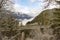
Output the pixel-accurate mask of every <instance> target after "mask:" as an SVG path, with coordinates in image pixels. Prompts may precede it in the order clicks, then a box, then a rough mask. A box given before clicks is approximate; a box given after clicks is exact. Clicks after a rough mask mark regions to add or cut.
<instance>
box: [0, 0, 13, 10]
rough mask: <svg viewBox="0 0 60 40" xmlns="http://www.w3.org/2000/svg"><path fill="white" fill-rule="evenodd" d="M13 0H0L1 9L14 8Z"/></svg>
mask: <svg viewBox="0 0 60 40" xmlns="http://www.w3.org/2000/svg"><path fill="white" fill-rule="evenodd" d="M12 4H13V0H0V9H3V8H4V9H12V6H13V5H12Z"/></svg>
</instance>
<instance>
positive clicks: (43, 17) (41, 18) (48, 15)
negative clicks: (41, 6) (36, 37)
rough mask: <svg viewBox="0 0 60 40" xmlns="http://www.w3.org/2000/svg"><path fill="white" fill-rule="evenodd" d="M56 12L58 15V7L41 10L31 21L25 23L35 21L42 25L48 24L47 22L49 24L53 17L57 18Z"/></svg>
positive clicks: (59, 12) (59, 10)
mask: <svg viewBox="0 0 60 40" xmlns="http://www.w3.org/2000/svg"><path fill="white" fill-rule="evenodd" d="M58 14H59V15H60V9H58V8H54V9H47V10H44V11H43V12H41V13H40V14H39V15H38V16H36V17H35V18H34V19H33V20H32V21H31V22H28V23H27V24H30V23H35V22H36V23H38V24H42V25H48V24H49V25H50V24H52V23H53V22H52V20H53V18H57V17H56V16H59V15H58ZM59 19H60V18H59ZM53 21H54V20H53ZM59 21H60V20H59Z"/></svg>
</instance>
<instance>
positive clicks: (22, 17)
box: [13, 13, 32, 20]
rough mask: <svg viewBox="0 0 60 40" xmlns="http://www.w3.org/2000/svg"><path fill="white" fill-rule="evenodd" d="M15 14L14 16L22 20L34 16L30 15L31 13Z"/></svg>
mask: <svg viewBox="0 0 60 40" xmlns="http://www.w3.org/2000/svg"><path fill="white" fill-rule="evenodd" d="M13 15H14V17H15V18H17V19H22V20H24V19H30V18H32V16H30V15H27V14H20V13H19V14H16V13H15V14H13Z"/></svg>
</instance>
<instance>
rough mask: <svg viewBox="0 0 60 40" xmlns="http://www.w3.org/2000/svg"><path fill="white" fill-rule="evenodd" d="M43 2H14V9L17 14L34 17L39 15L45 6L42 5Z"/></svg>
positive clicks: (26, 0) (42, 0) (23, 0)
mask: <svg viewBox="0 0 60 40" xmlns="http://www.w3.org/2000/svg"><path fill="white" fill-rule="evenodd" d="M44 1H45V0H15V5H14V8H15V9H16V11H18V12H21V13H25V14H30V15H32V16H35V15H37V14H38V13H40V10H41V9H42V8H43V6H45V5H46V4H45V3H43V2H44Z"/></svg>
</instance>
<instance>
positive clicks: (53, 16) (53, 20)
mask: <svg viewBox="0 0 60 40" xmlns="http://www.w3.org/2000/svg"><path fill="white" fill-rule="evenodd" d="M32 23H38V25H40V34H41V35H39V36H41V37H40V39H39V40H60V38H59V37H60V9H59V8H54V9H48V10H45V11H43V12H42V13H40V14H39V15H38V16H37V17H36V18H35V19H34V20H32V21H31V22H28V23H27V24H32ZM38 33H39V32H38ZM36 36H37V35H36Z"/></svg>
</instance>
